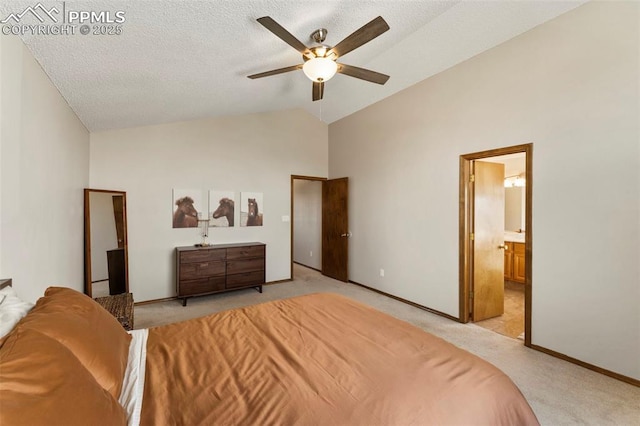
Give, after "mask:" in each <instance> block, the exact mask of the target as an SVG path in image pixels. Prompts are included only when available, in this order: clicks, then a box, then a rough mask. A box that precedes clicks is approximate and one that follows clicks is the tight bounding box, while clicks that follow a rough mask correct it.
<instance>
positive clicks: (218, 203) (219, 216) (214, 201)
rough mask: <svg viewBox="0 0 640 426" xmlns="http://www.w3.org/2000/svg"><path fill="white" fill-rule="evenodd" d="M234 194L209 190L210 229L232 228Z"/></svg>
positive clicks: (233, 221) (233, 220)
mask: <svg viewBox="0 0 640 426" xmlns="http://www.w3.org/2000/svg"><path fill="white" fill-rule="evenodd" d="M235 198H236V197H235V193H234V192H233V191H216V190H213V189H212V190H209V212H211V216H210V217H209V226H210V227H216V228H217V227H223V228H225V227H232V226H234V223H235V215H236V214H235V204H236V202H235Z"/></svg>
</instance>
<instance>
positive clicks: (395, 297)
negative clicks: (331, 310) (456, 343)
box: [349, 280, 460, 322]
mask: <svg viewBox="0 0 640 426" xmlns="http://www.w3.org/2000/svg"><path fill="white" fill-rule="evenodd" d="M349 282H350V283H351V284H355V285H357V286H360V287H363V288H366V289H367V290H371V291H373V292H375V293H378V294H381V295H383V296H387V297H389V298H391V299H395V300H397V301H399V302H402V303H406V304H407V305H411V306H413V307H415V308H418V309H422V310H423V311H427V312H431V313H432V314H436V315H439V316H441V317H445V318H447V319H450V320H452V321H455V322H460V318H457V317H454V316H451V315H449V314H445V313H444V312H440V311H436V310H435V309H431V308H427V307H426V306H422V305H420V304H418V303H415V302H412V301H410V300H407V299H403V298H402V297H398V296H394V295H393V294H389V293H385V292H384V291H380V290H378V289H375V288H373V287H369V286H368V285H364V284H360V283H357V282H355V281H352V280H349Z"/></svg>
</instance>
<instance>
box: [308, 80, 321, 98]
mask: <svg viewBox="0 0 640 426" xmlns="http://www.w3.org/2000/svg"><path fill="white" fill-rule="evenodd" d="M323 95H324V81H323V82H320V83H317V82H315V81H314V82H313V90H312V93H311V97H312V99H313V100H314V101H319V100H320V99H322V96H323Z"/></svg>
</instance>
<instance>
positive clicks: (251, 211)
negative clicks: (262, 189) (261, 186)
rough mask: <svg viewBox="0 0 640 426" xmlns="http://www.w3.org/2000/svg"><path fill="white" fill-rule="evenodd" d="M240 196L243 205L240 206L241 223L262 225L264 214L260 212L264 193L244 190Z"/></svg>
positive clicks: (243, 224)
mask: <svg viewBox="0 0 640 426" xmlns="http://www.w3.org/2000/svg"><path fill="white" fill-rule="evenodd" d="M240 198H241V202H242V204H241V206H242V207H241V208H240V218H241V222H240V224H241V225H242V226H262V221H263V216H262V212H260V206H261V205H262V193H259V192H243V193H242V194H241V196H240ZM245 209H246V210H245Z"/></svg>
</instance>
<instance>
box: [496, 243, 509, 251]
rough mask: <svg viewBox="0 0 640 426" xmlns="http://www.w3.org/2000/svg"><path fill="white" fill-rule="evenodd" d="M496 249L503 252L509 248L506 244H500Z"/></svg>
mask: <svg viewBox="0 0 640 426" xmlns="http://www.w3.org/2000/svg"><path fill="white" fill-rule="evenodd" d="M498 248H499V249H504V250H509V246H508V245H506V244H500V245H499V246H498Z"/></svg>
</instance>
